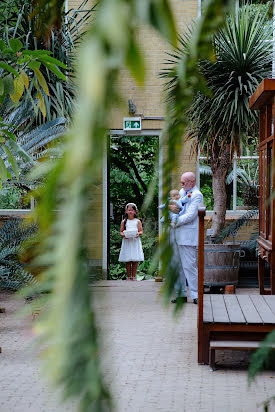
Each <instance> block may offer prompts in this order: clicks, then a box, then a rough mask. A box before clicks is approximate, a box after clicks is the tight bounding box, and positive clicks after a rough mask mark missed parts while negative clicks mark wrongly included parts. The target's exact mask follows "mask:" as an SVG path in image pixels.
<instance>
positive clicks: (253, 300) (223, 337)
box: [198, 207, 275, 364]
mask: <svg viewBox="0 0 275 412" xmlns="http://www.w3.org/2000/svg"><path fill="white" fill-rule="evenodd" d="M204 216H205V208H204V207H202V208H199V247H198V251H199V253H198V268H199V271H198V272H199V273H198V363H200V364H203V363H206V364H208V363H209V352H210V342H212V345H213V344H215V342H218V341H227V345H228V342H229V341H232V345H233V342H246V345H247V342H261V341H262V340H264V339H265V337H266V335H267V334H268V333H270V332H271V331H272V330H274V329H275V295H255V294H254V295H243V294H241V295H219V294H215V295H214V294H205V293H204V284H203V278H204ZM229 346H230V344H229ZM252 346H253V345H252Z"/></svg>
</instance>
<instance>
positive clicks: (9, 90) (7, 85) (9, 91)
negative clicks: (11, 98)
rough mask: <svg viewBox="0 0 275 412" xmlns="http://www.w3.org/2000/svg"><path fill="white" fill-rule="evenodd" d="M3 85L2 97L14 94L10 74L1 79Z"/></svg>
mask: <svg viewBox="0 0 275 412" xmlns="http://www.w3.org/2000/svg"><path fill="white" fill-rule="evenodd" d="M3 83H4V89H5V92H4V95H6V94H12V93H14V84H13V77H12V75H11V74H9V75H8V76H5V77H3Z"/></svg>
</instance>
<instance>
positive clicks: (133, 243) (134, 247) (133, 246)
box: [118, 218, 144, 262]
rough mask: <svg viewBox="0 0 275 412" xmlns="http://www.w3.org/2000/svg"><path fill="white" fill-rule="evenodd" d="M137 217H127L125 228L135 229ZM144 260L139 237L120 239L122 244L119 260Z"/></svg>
mask: <svg viewBox="0 0 275 412" xmlns="http://www.w3.org/2000/svg"><path fill="white" fill-rule="evenodd" d="M137 229H138V219H137V218H134V219H132V220H129V219H127V222H126V230H137ZM143 260H144V254H143V250H142V245H141V240H140V237H135V238H130V239H124V238H123V239H122V245H121V249H120V254H119V258H118V261H119V262H141V261H143Z"/></svg>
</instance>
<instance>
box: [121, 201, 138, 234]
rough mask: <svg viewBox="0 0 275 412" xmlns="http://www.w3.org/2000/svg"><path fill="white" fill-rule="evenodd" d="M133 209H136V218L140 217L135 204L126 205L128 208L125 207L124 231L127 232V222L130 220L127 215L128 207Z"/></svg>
mask: <svg viewBox="0 0 275 412" xmlns="http://www.w3.org/2000/svg"><path fill="white" fill-rule="evenodd" d="M129 206H130V207H132V208H133V209H134V211H135V212H136V213H135V214H134V217H136V218H137V217H138V212H137V207H136V205H135V204H134V203H128V204H127V205H126V207H125V215H124V230H126V222H127V219H128V215H127V209H128V207H129Z"/></svg>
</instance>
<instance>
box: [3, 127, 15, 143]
mask: <svg viewBox="0 0 275 412" xmlns="http://www.w3.org/2000/svg"><path fill="white" fill-rule="evenodd" d="M8 126H9V125H8ZM2 133H4V135H5V136H6V137H7V138H8V139H12V140H14V141H15V142H16V138H15V136H14V134H13V133H12V132H10V131H9V130H6V129H2Z"/></svg>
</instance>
